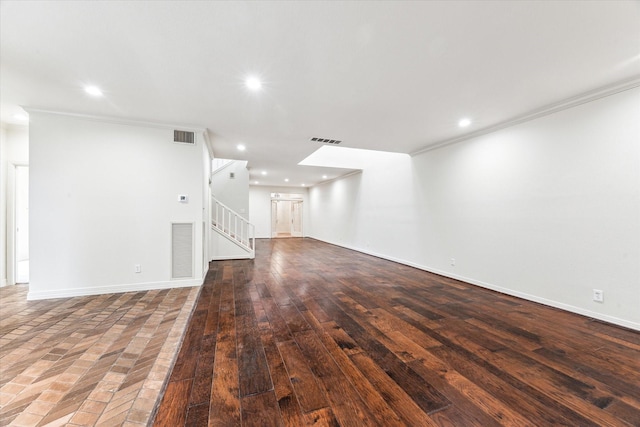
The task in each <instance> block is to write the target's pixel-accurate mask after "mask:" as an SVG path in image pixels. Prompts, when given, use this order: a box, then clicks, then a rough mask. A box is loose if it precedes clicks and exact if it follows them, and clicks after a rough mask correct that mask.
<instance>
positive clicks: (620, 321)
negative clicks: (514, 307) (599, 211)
mask: <svg viewBox="0 0 640 427" xmlns="http://www.w3.org/2000/svg"><path fill="white" fill-rule="evenodd" d="M309 238H311V239H315V240H319V241H321V242H325V243H329V244H330V245H335V246H340V247H342V248H345V249H350V250H352V251H356V252H361V253H363V254H367V255H371V256H374V257H376V258H382V259H386V260H387V261H393V262H397V263H398V264H402V265H407V266H409V267H413V268H417V269H418V270H423V271H427V272H429V273H434V274H437V275H439V276H444V277H448V278H450V279H455V280H460V281H462V282H465V283H469V284H471V285H475V286H479V287H481V288H485V289H489V290H492V291H496V292H500V293H501V294H505V295H510V296H513V297H517V298H522V299H524V300H527V301H531V302H536V303H538V304H543V305H546V306H549V307H553V308H558V309H560V310H564V311H568V312H570V313H575V314H579V315H581V316H585V317H590V318H593V319H597V320H602V321H603V322H607V323H612V324H614V325H617V326H622V327H624V328H629V329H633V330H636V331H640V323H636V322H632V321H629V320H626V319H620V318H618V317H614V316H609V315H606V314H602V313H598V312H595V311H591V310H587V309H585V308H582V307H576V306H573V305H570V304H565V303H562V302H559V301H554V300H550V299H547V298H543V297H539V296H536V295H531V294H527V293H525V292H520V291H515V290H513V289H509V288H503V287H502V286H496V285H493V284H491V283H486V282H482V281H480V280H475V279H471V278H469V277H465V276H460V275H457V274H451V273H449V272H447V271H442V270H438V269H437V268H432V267H429V266H425V265H421V264H416V263H413V262H410V261H406V260H403V259H400V258H395V257H391V256H387V255H383V254H379V253H376V252H372V251H367V250H364V249H361V248H357V247H354V246H349V245H345V244H341V243H336V242H331V241H328V240H324V239H319V238H317V237H312V236H309Z"/></svg>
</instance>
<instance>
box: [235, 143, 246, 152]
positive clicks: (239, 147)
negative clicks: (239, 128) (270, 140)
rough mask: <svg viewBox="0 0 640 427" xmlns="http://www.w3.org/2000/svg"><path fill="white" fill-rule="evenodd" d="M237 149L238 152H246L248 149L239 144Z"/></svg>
mask: <svg viewBox="0 0 640 427" xmlns="http://www.w3.org/2000/svg"><path fill="white" fill-rule="evenodd" d="M236 148H237V149H238V151H244V150H246V149H247V147H245V146H244V144H238V145H237V146H236Z"/></svg>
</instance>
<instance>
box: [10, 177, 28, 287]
mask: <svg viewBox="0 0 640 427" xmlns="http://www.w3.org/2000/svg"><path fill="white" fill-rule="evenodd" d="M15 226H16V228H15V262H16V264H15V270H14V271H15V272H16V273H15V281H16V283H29V167H28V166H16V180H15Z"/></svg>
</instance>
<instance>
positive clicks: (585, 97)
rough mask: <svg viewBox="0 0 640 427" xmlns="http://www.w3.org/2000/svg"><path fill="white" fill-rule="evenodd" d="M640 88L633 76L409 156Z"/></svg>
mask: <svg viewBox="0 0 640 427" xmlns="http://www.w3.org/2000/svg"><path fill="white" fill-rule="evenodd" d="M637 87H640V75H636V76H633V77H631V78H629V79H625V80H622V81H619V82H616V83H613V84H610V85H607V86H603V87H600V88H598V89H594V90H591V91H588V92H584V93H582V94H580V95H576V96H572V97H570V98H566V99H563V100H562V101H558V102H554V103H552V104H548V105H546V106H544V107H541V108H538V109H535V110H533V111H530V112H528V113H525V114H521V115H519V116H515V117H512V118H511V119H509V120H505V121H503V122H500V123H497V124H495V125H492V126H488V127H485V128H482V129H478V130H477V131H474V132H471V133H468V134H465V135H462V136H457V137H455V138H450V139H445V140H443V141H440V142H435V143H433V144H430V145H428V146H426V147H423V148H420V149H419V150H416V151H412V152H411V153H409V155H411V156H412V157H413V156H416V155H418V154H422V153H426V152H427V151H432V150H436V149H438V148H442V147H445V146H447V145H451V144H456V143H458V142H462V141H466V140H468V139H472V138H476V137H478V136H481V135H486V134H488V133H492V132H495V131H498V130H500V129H504V128H508V127H511V126H514V125H518V124H520V123H524V122H528V121H531V120H535V119H537V118H540V117H544V116H548V115H550V114H553V113H557V112H559V111H562V110H567V109H570V108H573V107H577V106H579V105H582V104H586V103H588V102H591V101H596V100H598V99H601V98H605V97H607V96H611V95H615V94H616V93H620V92H624V91H626V90H629V89H634V88H637Z"/></svg>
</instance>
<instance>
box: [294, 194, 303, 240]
mask: <svg viewBox="0 0 640 427" xmlns="http://www.w3.org/2000/svg"><path fill="white" fill-rule="evenodd" d="M291 236H292V237H302V202H299V201H294V202H291Z"/></svg>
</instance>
